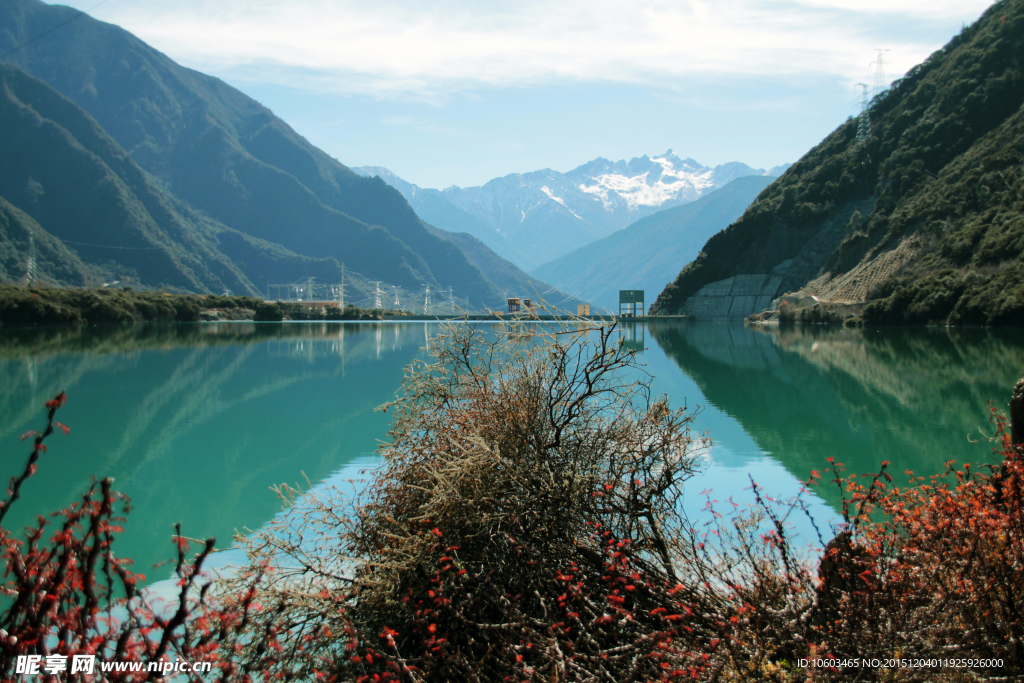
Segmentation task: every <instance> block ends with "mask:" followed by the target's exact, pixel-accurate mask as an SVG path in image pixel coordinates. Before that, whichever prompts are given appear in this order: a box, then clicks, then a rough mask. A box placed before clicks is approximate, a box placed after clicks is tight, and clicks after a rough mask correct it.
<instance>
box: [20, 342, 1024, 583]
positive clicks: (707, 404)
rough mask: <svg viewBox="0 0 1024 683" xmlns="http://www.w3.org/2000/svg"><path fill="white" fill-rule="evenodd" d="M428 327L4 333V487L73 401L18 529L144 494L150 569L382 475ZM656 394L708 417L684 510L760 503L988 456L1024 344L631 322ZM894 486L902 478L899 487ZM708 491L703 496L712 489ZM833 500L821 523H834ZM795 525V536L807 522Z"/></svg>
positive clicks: (821, 511)
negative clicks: (761, 491)
mask: <svg viewBox="0 0 1024 683" xmlns="http://www.w3.org/2000/svg"><path fill="white" fill-rule="evenodd" d="M437 329H438V328H437V326H435V325H432V324H425V323H397V322H386V323H292V324H288V323H285V324H272V323H270V324H253V323H216V324H206V325H168V326H136V327H113V328H101V327H85V328H77V329H31V330H16V329H10V328H0V383H2V386H3V387H4V391H3V392H2V394H0V463H2V464H3V468H4V471H3V472H0V476H2V477H9V476H11V475H14V474H17V473H20V472H21V468H22V467H23V465H24V462H25V458H26V456H27V454H28V452H29V449H28V448H27V447H26V444H25V443H23V442H21V441H20V436H21V434H22V433H24V432H25V431H27V430H30V429H35V428H39V427H40V426H41V424H42V421H43V418H44V417H45V413H44V410H43V408H42V404H43V403H44V402H45V401H46V400H47V399H48V398H50V397H52V396H53V395H54V394H56V393H57V392H58V391H60V390H67V392H68V404H67V406H66V407H65V408H64V409H62V410H61V411H60V413H59V416H60V417H59V419H60V420H61V421H62V422H64V423H66V424H68V425H69V426H70V427H71V435H70V436H68V437H65V436H64V435H63V434H55V435H54V436H53V437H51V440H50V441H49V442H48V443H49V446H50V450H49V452H48V453H47V454H46V455H45V456H44V458H43V459H42V460H41V462H40V471H39V474H38V475H37V476H36V477H33V478H32V479H30V480H29V481H28V482H27V483H26V485H25V486H24V487H23V493H22V499H21V500H20V501H19V502H18V503H17V504H16V507H15V508H13V509H12V511H11V513H10V515H9V516H8V518H7V519H6V520H5V522H6V525H7V526H8V528H20V527H22V526H24V525H26V524H29V523H31V522H32V521H33V520H34V519H35V517H36V515H37V514H41V513H46V512H50V511H53V510H55V509H57V508H59V507H61V506H63V505H66V504H68V503H70V502H72V501H74V500H75V498H76V495H77V494H78V493H80V492H81V491H83V490H84V489H85V487H86V486H88V483H89V481H90V479H91V477H93V476H96V477H105V476H112V477H114V478H115V488H117V489H118V490H119V491H121V492H123V493H125V494H127V495H128V496H130V497H131V499H132V502H133V505H134V511H133V512H132V513H131V515H130V516H129V518H128V522H127V524H126V530H125V534H124V537H123V539H122V541H121V542H120V546H121V547H120V551H119V554H120V555H122V556H130V557H133V558H135V560H136V561H137V563H138V566H137V567H136V570H137V571H140V572H143V573H146V574H148V575H149V576H150V579H159V578H163V577H164V576H166V574H167V569H157V570H152V569H150V567H151V566H152V565H153V564H155V563H157V562H159V561H161V560H164V559H166V558H167V557H169V556H170V555H171V552H172V550H171V545H170V543H169V539H170V535H171V533H172V530H173V524H174V522H181V523H182V530H183V533H184V534H185V535H187V536H192V537H195V538H206V537H208V536H216V537H217V538H218V540H219V542H218V545H219V546H221V545H226V544H227V543H228V541H229V539H230V538H231V536H232V535H233V534H234V533H235V531H236V530H239V529H244V528H249V529H256V528H258V527H260V526H261V525H262V524H264V523H266V522H267V521H268V520H269V519H271V518H272V517H273V516H274V515H275V514H276V513H277V512H278V511H279V510H280V504H279V502H278V500H277V499H276V497H275V496H274V494H273V493H272V492H271V491H270V490H269V487H270V486H272V485H274V484H277V483H282V482H288V483H297V482H304V479H305V478H306V477H308V479H309V481H310V482H312V483H313V484H317V483H318V482H322V481H325V480H332V479H333V480H338V479H339V478H347V477H351V476H357V474H358V472H359V471H360V470H362V469H364V468H366V467H370V466H372V465H373V464H374V463H375V462H376V460H375V455H374V450H375V448H376V446H377V443H378V441H379V440H381V439H384V438H385V437H386V433H387V427H388V419H389V417H388V415H386V414H383V413H380V412H376V411H375V410H374V409H375V408H376V407H377V406H379V405H380V404H382V403H384V402H386V401H388V400H391V399H392V398H394V396H395V392H396V390H397V389H398V386H399V383H400V381H401V378H402V374H403V369H404V367H405V366H406V365H408V364H409V363H410V362H411V361H413V360H414V359H416V358H424V357H425V356H424V354H423V351H422V347H423V346H424V345H425V339H426V335H428V334H433V333H436V332H437ZM621 333H622V334H623V336H625V337H626V338H627V341H628V343H629V344H631V345H632V346H634V347H635V348H643V349H645V350H644V351H642V354H641V356H640V357H641V359H642V361H643V362H644V363H645V364H646V370H647V371H648V372H649V373H650V374H652V375H653V376H654V386H655V388H656V390H658V391H659V392H661V393H667V394H668V395H669V397H670V398H671V401H672V403H673V404H674V405H684V404H685V405H688V406H690V407H691V408H694V407H698V406H700V407H701V413H700V415H699V416H698V418H697V427H698V429H699V430H701V431H707V432H708V433H709V435H710V436H711V437H712V439H713V441H714V446H713V448H712V449H711V451H710V456H709V458H708V461H707V462H706V464H705V471H704V474H703V475H701V476H700V477H698V478H696V479H695V480H694V481H692V482H691V483H690V484H688V488H687V491H688V493H689V495H688V498H687V503H686V505H687V508H688V511H689V512H690V513H691V514H693V515H695V516H697V515H700V514H701V509H702V508H703V507H704V505H705V501H706V498H707V497H711V498H712V499H714V500H719V501H721V502H722V503H723V504H724V502H725V500H726V499H728V498H730V497H732V498H734V499H735V500H737V501H739V502H741V503H742V502H744V501H747V500H749V499H750V493H749V491H748V490H747V489H748V488H749V486H750V480H751V478H753V479H754V480H756V481H757V483H758V484H759V485H761V486H763V487H764V488H765V489H766V490H767V491H768V492H769V494H771V495H775V496H780V497H785V496H789V495H793V494H794V493H796V492H797V491H798V490H799V486H800V485H799V482H800V481H801V480H803V479H806V477H807V476H808V474H809V473H810V471H811V470H812V469H818V470H821V469H823V468H824V467H825V466H826V464H827V463H826V461H825V458H827V457H830V456H831V457H834V458H835V459H836V460H837V461H839V462H843V463H845V464H846V466H847V468H848V470H849V471H856V472H870V471H874V470H875V469H877V467H878V466H879V464H880V463H881V462H882V461H883V460H890V461H892V463H893V465H892V468H891V471H892V472H893V473H894V474H895V475H896V479H897V481H900V480H901V479H905V475H902V474H901V473H902V472H903V471H904V470H906V469H911V470H913V471H915V472H916V473H919V474H930V473H933V472H937V471H940V470H942V469H943V467H944V463H945V462H947V461H949V460H956V461H960V462H963V461H973V462H978V461H985V460H990V459H991V446H990V444H988V443H987V442H984V441H983V440H982V438H981V437H982V434H983V433H989V432H990V431H991V429H990V427H989V425H988V410H987V406H986V403H987V402H988V401H992V402H994V403H995V404H996V405H997V406H999V407H1004V406H1005V404H1006V402H1007V400H1008V398H1009V394H1010V387H1011V386H1012V385H1013V382H1014V381H1016V379H1017V378H1019V377H1020V376H1021V373H1022V371H1024V334H1022V333H1021V332H1019V331H1012V332H992V331H984V330H963V331H948V330H945V329H915V330H885V331H857V330H824V329H817V328H814V329H802V330H801V329H798V330H779V329H774V330H756V329H746V328H744V327H743V326H742V325H731V324H709V323H705V324H697V323H679V324H662V323H657V324H650V325H643V324H637V325H631V326H628V327H625V328H623V329H622V331H621ZM897 473H899V474H897ZM707 490H709V491H710V493H707V494H705V495H702V493H701V492H702V491H707ZM839 501H840V498H839V494H838V492H836V491H835V490H834V489H832V488H829V487H820V488H816V489H815V493H814V494H812V495H811V496H810V498H809V502H810V507H811V509H812V511H813V512H814V514H815V515H816V517H818V518H819V520H820V521H822V522H823V523H824V522H827V521H828V520H829V519H830V518H831V519H834V518H835V510H837V509H838V506H839ZM797 526H799V523H798V524H797Z"/></svg>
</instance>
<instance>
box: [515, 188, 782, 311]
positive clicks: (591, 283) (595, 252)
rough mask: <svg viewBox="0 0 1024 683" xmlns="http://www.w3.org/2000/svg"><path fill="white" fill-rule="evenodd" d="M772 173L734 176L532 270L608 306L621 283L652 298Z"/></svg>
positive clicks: (615, 298) (754, 195) (740, 211)
mask: <svg viewBox="0 0 1024 683" xmlns="http://www.w3.org/2000/svg"><path fill="white" fill-rule="evenodd" d="M774 180H775V177H774V176H770V175H750V176H743V177H740V178H736V179H735V180H733V181H732V182H730V183H729V184H727V185H726V186H725V187H722V188H719V189H717V190H714V191H713V192H708V193H707V194H704V195H703V196H701V197H700V199H697V200H696V201H693V202H690V203H688V204H683V205H682V206H675V207H672V208H670V209H663V210H661V211H658V212H657V213H654V214H651V215H650V216H647V217H646V218H641V219H640V220H638V221H636V222H635V223H633V224H631V225H629V226H627V227H625V228H623V229H622V230H617V231H616V232H613V233H612V234H611V235H608V236H607V237H604V238H602V239H599V240H596V241H594V242H591V243H590V244H588V245H586V246H583V247H580V248H579V249H576V250H574V251H572V252H570V253H568V254H566V255H564V256H560V257H558V258H556V259H555V260H553V261H549V262H547V263H545V264H544V265H542V266H541V267H540V268H537V269H536V270H534V271H533V274H534V275H536V276H537V277H538V278H540V279H542V280H545V281H548V282H552V283H554V284H555V285H556V286H557V287H559V288H560V289H562V290H564V291H566V292H572V293H573V294H574V295H575V296H577V297H579V298H581V299H585V300H587V301H589V302H590V303H591V304H592V305H594V306H597V307H598V308H604V309H606V310H608V311H611V312H616V311H617V309H618V291H619V290H620V289H642V290H644V292H645V293H646V296H647V297H649V300H650V301H652V302H653V300H654V298H655V297H656V296H657V295H658V294H659V293H660V292H661V291H662V290H663V289H664V288H665V286H666V285H667V284H668V283H670V282H672V281H673V280H674V279H675V278H676V276H677V275H678V274H679V269H680V266H681V265H682V264H686V263H689V262H690V261H692V260H693V259H695V258H696V257H697V254H698V253H700V250H701V247H703V246H704V244H705V242H707V241H708V239H709V238H710V237H711V236H712V235H714V234H715V233H717V232H719V231H720V230H723V229H725V228H726V227H727V226H728V225H729V224H730V223H732V222H733V221H735V220H736V219H737V218H739V217H740V216H741V215H743V211H744V210H745V209H746V208H747V206H748V205H749V204H750V203H751V202H753V201H754V200H755V199H756V198H757V196H758V194H760V193H761V191H762V190H764V189H765V188H766V187H768V185H769V184H771V182H772V181H774Z"/></svg>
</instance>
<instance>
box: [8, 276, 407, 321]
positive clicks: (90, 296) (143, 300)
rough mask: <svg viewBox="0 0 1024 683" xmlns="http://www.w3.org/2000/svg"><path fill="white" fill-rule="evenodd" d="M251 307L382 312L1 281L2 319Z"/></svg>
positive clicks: (311, 315)
mask: <svg viewBox="0 0 1024 683" xmlns="http://www.w3.org/2000/svg"><path fill="white" fill-rule="evenodd" d="M211 308H212V309H219V310H224V309H248V310H249V311H250V314H249V315H252V314H253V313H255V315H254V316H253V319H254V320H257V321H270V322H273V321H279V320H285V319H287V320H370V319H375V318H379V315H378V314H380V313H388V314H392V315H396V314H397V315H401V314H402V313H401V312H400V311H383V310H382V311H370V310H366V309H361V308H356V307H355V306H353V305H351V304H350V305H348V306H346V307H345V308H344V309H342V308H340V307H338V306H330V305H329V306H327V307H326V308H323V309H318V308H310V307H308V306H303V305H301V304H298V303H292V302H280V301H278V302H268V301H263V300H262V299H254V298H252V297H248V296H217V295H202V294H199V295H196V294H170V293H168V292H137V291H135V290H133V289H131V288H125V289H57V288H51V287H15V286H11V285H0V324H13V325H36V324H47V325H53V324H67V323H83V322H88V323H134V322H195V321H198V320H199V319H200V315H199V314H200V312H201V311H203V310H205V309H211Z"/></svg>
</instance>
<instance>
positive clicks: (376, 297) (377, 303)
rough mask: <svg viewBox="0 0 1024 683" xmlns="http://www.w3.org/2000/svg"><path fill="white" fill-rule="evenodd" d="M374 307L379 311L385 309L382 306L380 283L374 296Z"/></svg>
mask: <svg viewBox="0 0 1024 683" xmlns="http://www.w3.org/2000/svg"><path fill="white" fill-rule="evenodd" d="M373 307H374V308H375V309H377V310H380V309H381V308H383V306H381V305H380V283H379V282H378V283H377V290H376V291H375V292H374V295H373Z"/></svg>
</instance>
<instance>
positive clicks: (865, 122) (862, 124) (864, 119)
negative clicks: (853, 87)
mask: <svg viewBox="0 0 1024 683" xmlns="http://www.w3.org/2000/svg"><path fill="white" fill-rule="evenodd" d="M857 85H858V86H860V88H861V93H860V118H858V119H857V144H858V145H863V144H864V143H865V142H866V141H867V139H868V137H869V136H870V135H871V119H870V117H869V116H868V84H867V83H858V84H857Z"/></svg>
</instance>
